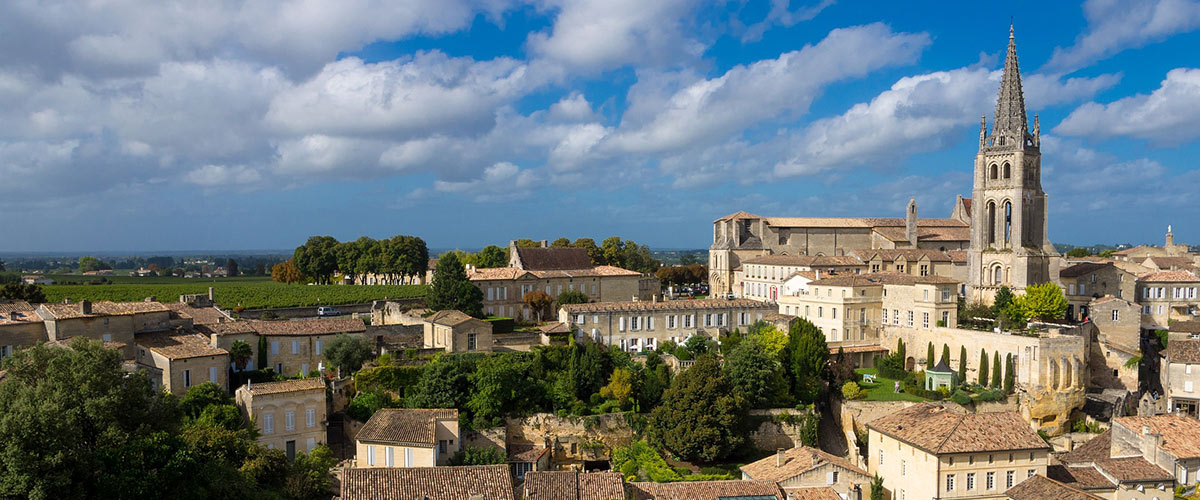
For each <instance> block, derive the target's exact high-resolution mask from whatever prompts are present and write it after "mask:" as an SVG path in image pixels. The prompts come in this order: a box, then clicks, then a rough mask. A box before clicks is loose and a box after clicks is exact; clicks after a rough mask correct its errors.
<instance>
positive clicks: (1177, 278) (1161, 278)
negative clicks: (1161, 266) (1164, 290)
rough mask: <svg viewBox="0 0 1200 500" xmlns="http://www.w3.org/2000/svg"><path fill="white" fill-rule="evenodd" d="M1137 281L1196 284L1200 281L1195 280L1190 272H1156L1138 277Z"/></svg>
mask: <svg viewBox="0 0 1200 500" xmlns="http://www.w3.org/2000/svg"><path fill="white" fill-rule="evenodd" d="M1138 281H1141V282H1143V283H1176V282H1196V281H1200V278H1197V277H1196V275H1195V274H1192V273H1191V272H1190V271H1157V272H1152V273H1146V274H1143V275H1141V276H1139V277H1138Z"/></svg>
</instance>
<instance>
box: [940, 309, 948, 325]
mask: <svg viewBox="0 0 1200 500" xmlns="http://www.w3.org/2000/svg"><path fill="white" fill-rule="evenodd" d="M942 326H950V311H942Z"/></svg>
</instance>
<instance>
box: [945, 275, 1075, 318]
mask: <svg viewBox="0 0 1200 500" xmlns="http://www.w3.org/2000/svg"><path fill="white" fill-rule="evenodd" d="M1066 314H1067V298H1066V296H1065V295H1063V291H1062V289H1061V288H1059V287H1058V285H1055V284H1054V283H1049V282H1047V283H1039V284H1036V285H1030V286H1028V287H1026V288H1025V294H1024V295H1016V294H1014V293H1012V290H1011V289H1009V288H1008V287H1007V286H1002V287H1000V289H999V290H997V291H996V296H995V298H994V300H993V301H992V305H990V306H988V305H985V304H983V303H981V302H972V303H970V304H965V305H963V306H961V309H960V310H959V314H958V317H959V318H961V319H963V320H967V321H970V320H971V319H975V318H987V319H994V320H995V321H996V324H997V325H998V326H1000V327H1001V328H1012V327H1015V328H1023V327H1024V326H1025V324H1026V323H1027V322H1029V321H1033V320H1040V321H1062V320H1064V319H1065V318H1066Z"/></svg>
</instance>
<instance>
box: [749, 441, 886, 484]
mask: <svg viewBox="0 0 1200 500" xmlns="http://www.w3.org/2000/svg"><path fill="white" fill-rule="evenodd" d="M783 459H784V462H783V465H778V463H779V457H778V455H771V456H769V457H766V458H764V459H762V460H759V461H757V462H754V463H750V464H746V465H743V466H742V473H744V474H746V476H747V477H749V478H751V479H756V480H759V481H775V482H782V481H786V480H788V479H791V478H793V477H796V476H798V475H800V474H803V473H805V472H808V471H810V470H812V469H814V468H816V467H818V466H821V465H824V464H826V463H830V464H834V465H837V466H839V467H841V468H843V469H846V470H850V471H853V472H857V473H859V474H863V475H869V474H867V471H865V470H862V469H861V468H859V467H857V466H855V465H854V464H852V463H850V462H849V461H848V460H846V459H843V458H841V457H838V456H835V455H830V454H829V453H825V452H824V451H821V450H819V449H816V448H810V447H808V446H799V447H796V448H791V449H788V450H785V451H784V452H783Z"/></svg>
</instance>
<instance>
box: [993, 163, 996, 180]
mask: <svg viewBox="0 0 1200 500" xmlns="http://www.w3.org/2000/svg"><path fill="white" fill-rule="evenodd" d="M996 168H997V167H996V164H995V163H993V164H992V178H993V179H995V178H996Z"/></svg>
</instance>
